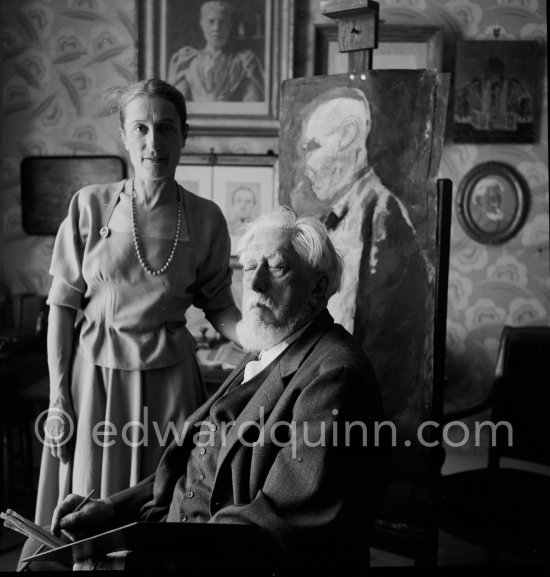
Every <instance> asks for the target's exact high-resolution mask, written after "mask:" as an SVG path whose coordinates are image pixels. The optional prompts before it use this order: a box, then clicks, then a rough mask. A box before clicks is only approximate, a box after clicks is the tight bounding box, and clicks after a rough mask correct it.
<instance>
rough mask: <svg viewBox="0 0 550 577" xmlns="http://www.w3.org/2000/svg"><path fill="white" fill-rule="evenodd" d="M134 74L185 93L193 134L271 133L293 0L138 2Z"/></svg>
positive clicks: (286, 64)
mask: <svg viewBox="0 0 550 577" xmlns="http://www.w3.org/2000/svg"><path fill="white" fill-rule="evenodd" d="M138 6H139V12H138V22H139V36H140V41H139V75H140V77H141V78H151V77H157V78H162V79H163V80H166V81H168V82H170V83H171V84H173V85H174V86H176V87H177V88H178V89H179V90H181V92H182V93H183V94H184V96H185V98H186V100H187V105H188V112H189V123H190V125H191V126H192V130H193V133H194V134H198V135H201V134H227V135H231V134H239V135H243V134H259V135H276V134H277V129H278V117H279V90H280V85H281V82H282V81H283V80H285V79H286V78H289V77H290V76H291V62H292V60H291V59H292V38H293V25H294V17H293V14H294V0H215V1H213V0H142V2H141V3H139V4H138Z"/></svg>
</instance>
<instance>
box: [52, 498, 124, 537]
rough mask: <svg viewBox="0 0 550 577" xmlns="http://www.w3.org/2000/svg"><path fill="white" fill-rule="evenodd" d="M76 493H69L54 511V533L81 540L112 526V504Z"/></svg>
mask: <svg viewBox="0 0 550 577" xmlns="http://www.w3.org/2000/svg"><path fill="white" fill-rule="evenodd" d="M90 496H91V494H90V495H88V496H87V497H83V496H82V495H76V494H74V493H72V494H70V495H68V496H67V497H66V498H65V499H64V500H63V502H62V503H61V504H59V505H58V506H57V508H56V509H55V511H54V514H53V519H52V533H53V534H54V535H55V536H56V537H59V536H60V535H62V534H64V535H66V536H67V537H69V539H72V540H80V539H84V538H85V537H89V536H90V535H94V534H97V533H100V532H102V531H105V530H107V529H109V528H111V527H112V524H113V520H114V512H113V508H112V506H111V505H110V504H109V503H107V502H106V501H102V500H100V499H90V498H89V497H90Z"/></svg>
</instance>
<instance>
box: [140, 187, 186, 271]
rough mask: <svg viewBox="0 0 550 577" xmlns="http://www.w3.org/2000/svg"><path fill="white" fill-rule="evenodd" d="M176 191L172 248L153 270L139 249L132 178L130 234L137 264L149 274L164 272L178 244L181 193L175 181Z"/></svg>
mask: <svg viewBox="0 0 550 577" xmlns="http://www.w3.org/2000/svg"><path fill="white" fill-rule="evenodd" d="M176 193H177V195H178V221H177V225H176V237H175V238H174V244H173V245H172V250H171V251H170V256H169V257H168V260H167V261H166V262H165V263H164V265H163V266H162V267H161V268H159V269H158V270H154V269H153V268H151V267H150V266H149V265H148V264H147V262H146V260H145V257H144V256H143V253H142V250H141V240H140V238H139V236H138V231H137V222H136V212H137V211H136V189H135V188H134V180H132V211H131V212H132V236H133V237H134V247H135V249H136V253H137V257H138V260H139V264H140V265H141V267H142V268H143V270H144V271H145V272H146V273H147V274H150V275H151V276H159V275H161V274H162V273H164V272H166V271H167V270H168V267H169V266H170V264H171V263H172V259H173V258H174V254H175V253H176V248H177V246H178V240H179V236H180V227H181V195H180V190H179V187H178V185H177V183H176Z"/></svg>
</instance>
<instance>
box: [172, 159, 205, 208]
mask: <svg viewBox="0 0 550 577" xmlns="http://www.w3.org/2000/svg"><path fill="white" fill-rule="evenodd" d="M212 172H213V171H212V167H211V166H207V165H203V164H195V165H190V164H188V165H179V166H177V167H176V175H175V178H176V181H177V182H178V183H179V184H180V185H181V186H183V188H186V189H187V190H190V191H191V192H193V193H194V194H196V195H198V196H202V197H203V198H207V199H208V200H212Z"/></svg>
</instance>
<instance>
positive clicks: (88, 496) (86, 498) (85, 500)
mask: <svg viewBox="0 0 550 577" xmlns="http://www.w3.org/2000/svg"><path fill="white" fill-rule="evenodd" d="M94 492H95V489H92V490H91V491H90V492H89V493H88V494H87V495H86V496H85V497H84V499H82V501H80V503H79V504H78V505H77V506H76V507H75V510H74V511H73V513H76V512H77V511H80V509H82V507H84V505H86V503H87V502H88V501H89V500H90V498H91V496H92V495H93V494H94ZM45 546H46V545H45V544H44V543H42V545H40V547H38V549H37V550H36V551H35V552H34V554H33V557H34V555H38V554H39V553H41V552H42V550H43V549H44V547H45ZM30 562H31V559H29V560H28V561H25V562H24V563H23V564H22V565H21V569H20V571H23V570H24V569H26V568H27V566H28V565H29V563H30Z"/></svg>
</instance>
